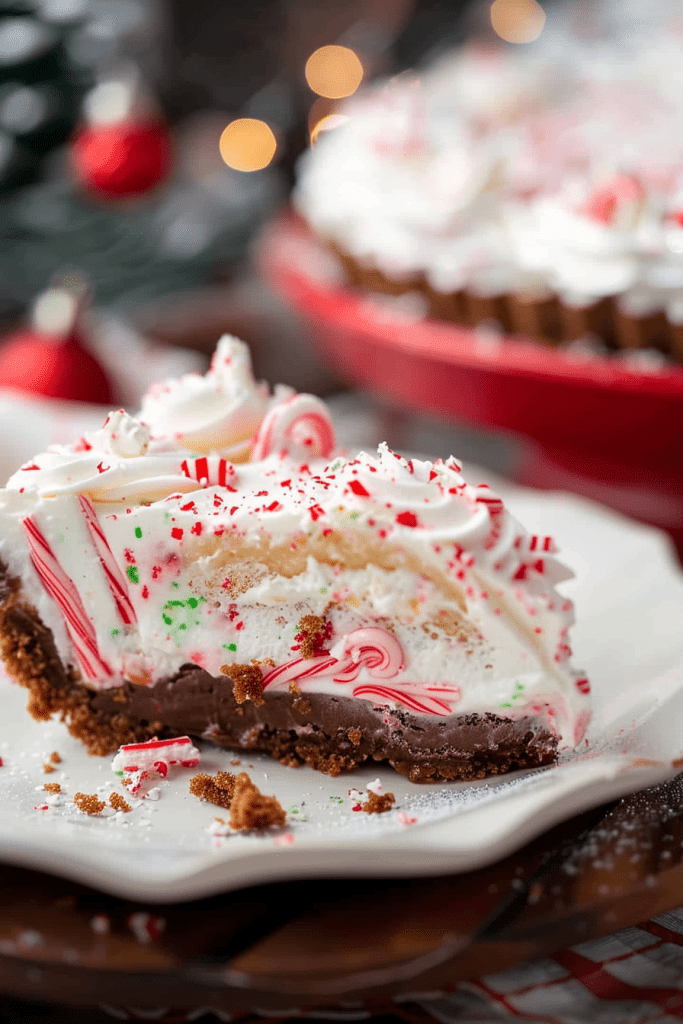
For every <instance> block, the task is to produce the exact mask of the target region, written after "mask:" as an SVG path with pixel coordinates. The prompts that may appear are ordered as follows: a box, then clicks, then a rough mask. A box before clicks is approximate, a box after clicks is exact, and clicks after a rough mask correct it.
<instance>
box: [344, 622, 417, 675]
mask: <svg viewBox="0 0 683 1024" xmlns="http://www.w3.org/2000/svg"><path fill="white" fill-rule="evenodd" d="M343 652H344V657H343V659H340V662H339V664H340V670H339V671H338V672H335V673H334V681H335V683H350V682H351V681H352V680H354V679H355V678H356V677H357V675H358V673H359V672H360V670H361V667H363V666H365V668H367V670H368V672H369V673H370V675H371V676H376V677H377V678H378V679H390V678H391V677H392V676H395V675H396V674H397V673H398V672H400V670H401V669H402V668H403V664H404V660H403V649H402V647H401V645H400V643H399V642H398V640H397V639H396V637H395V636H393V635H392V634H391V633H389V632H387V630H386V629H379V628H378V627H377V626H367V627H365V628H362V629H355V630H354V631H353V633H349V635H348V636H347V637H346V638H345V640H344V645H343Z"/></svg>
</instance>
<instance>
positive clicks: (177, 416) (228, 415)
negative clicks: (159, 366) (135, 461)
mask: <svg viewBox="0 0 683 1024" xmlns="http://www.w3.org/2000/svg"><path fill="white" fill-rule="evenodd" d="M267 407H268V387H267V385H266V384H256V382H255V380H254V376H253V373H252V368H251V358H250V355H249V350H248V349H247V347H246V345H245V344H244V343H243V342H241V341H239V340H238V339H237V338H233V337H231V336H230V335H227V334H226V335H224V336H223V337H222V338H221V340H220V341H219V343H218V347H217V348H216V351H215V353H214V356H213V359H212V360H211V366H210V369H209V372H208V373H207V374H205V375H204V376H202V375H201V374H198V373H188V374H185V376H183V377H179V378H177V379H173V380H165V381H161V382H160V383H158V384H155V385H154V386H153V387H152V388H151V389H150V390H149V391H148V392H147V394H146V395H145V396H144V398H143V400H142V407H141V410H140V418H141V420H142V421H143V422H144V423H146V424H148V425H149V427H150V430H151V432H152V434H153V436H154V438H155V439H156V441H157V446H158V447H159V446H160V445H159V444H158V443H159V442H166V443H167V444H171V445H173V446H174V447H176V448H183V449H188V450H190V451H193V452H202V453H208V452H218V453H220V454H221V455H224V456H225V457H226V458H230V459H231V460H232V461H233V462H243V461H245V460H246V459H247V458H249V452H250V449H251V444H252V441H253V438H254V435H255V434H256V431H257V430H258V427H259V425H260V423H261V421H262V419H263V417H264V416H265V413H266V410H267Z"/></svg>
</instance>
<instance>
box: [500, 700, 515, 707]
mask: <svg viewBox="0 0 683 1024" xmlns="http://www.w3.org/2000/svg"><path fill="white" fill-rule="evenodd" d="M498 707H499V708H511V707H512V704H511V703H510V701H508V702H507V704H499V705H498Z"/></svg>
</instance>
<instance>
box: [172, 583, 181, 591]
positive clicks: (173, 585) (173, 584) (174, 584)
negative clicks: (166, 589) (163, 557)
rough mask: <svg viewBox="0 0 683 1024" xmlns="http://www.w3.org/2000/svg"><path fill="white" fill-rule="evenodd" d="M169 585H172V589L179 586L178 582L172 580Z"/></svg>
mask: <svg viewBox="0 0 683 1024" xmlns="http://www.w3.org/2000/svg"><path fill="white" fill-rule="evenodd" d="M171 586H172V587H173V589H174V590H177V589H178V587H179V586H180V584H179V583H176V582H175V581H174V582H173V583H172V584H171Z"/></svg>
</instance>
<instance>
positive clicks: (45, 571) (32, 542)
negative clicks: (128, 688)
mask: <svg viewBox="0 0 683 1024" xmlns="http://www.w3.org/2000/svg"><path fill="white" fill-rule="evenodd" d="M21 525H22V527H23V529H24V533H25V534H26V539H27V541H28V548H29V555H30V558H31V562H32V564H33V568H34V569H35V571H36V573H37V574H38V577H39V579H40V582H41V583H42V584H43V587H44V588H45V591H46V593H47V594H48V595H49V596H50V597H51V598H52V600H53V601H54V602H55V604H56V605H57V606H58V608H59V610H60V611H61V613H62V616H63V618H64V622H65V624H66V628H67V632H68V634H69V636H70V638H71V642H72V643H73V645H74V651H75V652H76V657H77V659H78V664H79V665H80V668H81V672H82V673H83V675H84V677H85V678H86V679H101V678H102V677H103V676H110V675H112V671H111V669H110V667H109V665H108V664H107V663H106V661H104V659H103V658H102V656H101V655H100V651H99V647H98V646H97V636H96V633H95V627H94V626H93V624H92V622H91V621H90V619H89V618H88V615H87V612H86V610H85V607H84V605H83V602H82V601H81V597H80V594H79V593H78V590H77V588H76V584H75V583H74V581H73V580H72V579H71V577H70V576H69V575H67V573H66V572H65V570H64V569H63V567H62V566H61V564H60V563H59V561H58V560H57V556H56V555H55V553H54V551H53V550H52V548H51V547H50V545H49V543H48V542H47V540H46V538H45V536H44V535H43V533H42V531H41V529H40V527H39V526H38V522H37V520H36V518H35V516H33V515H28V516H26V517H25V518H24V519H22V521H21Z"/></svg>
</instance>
